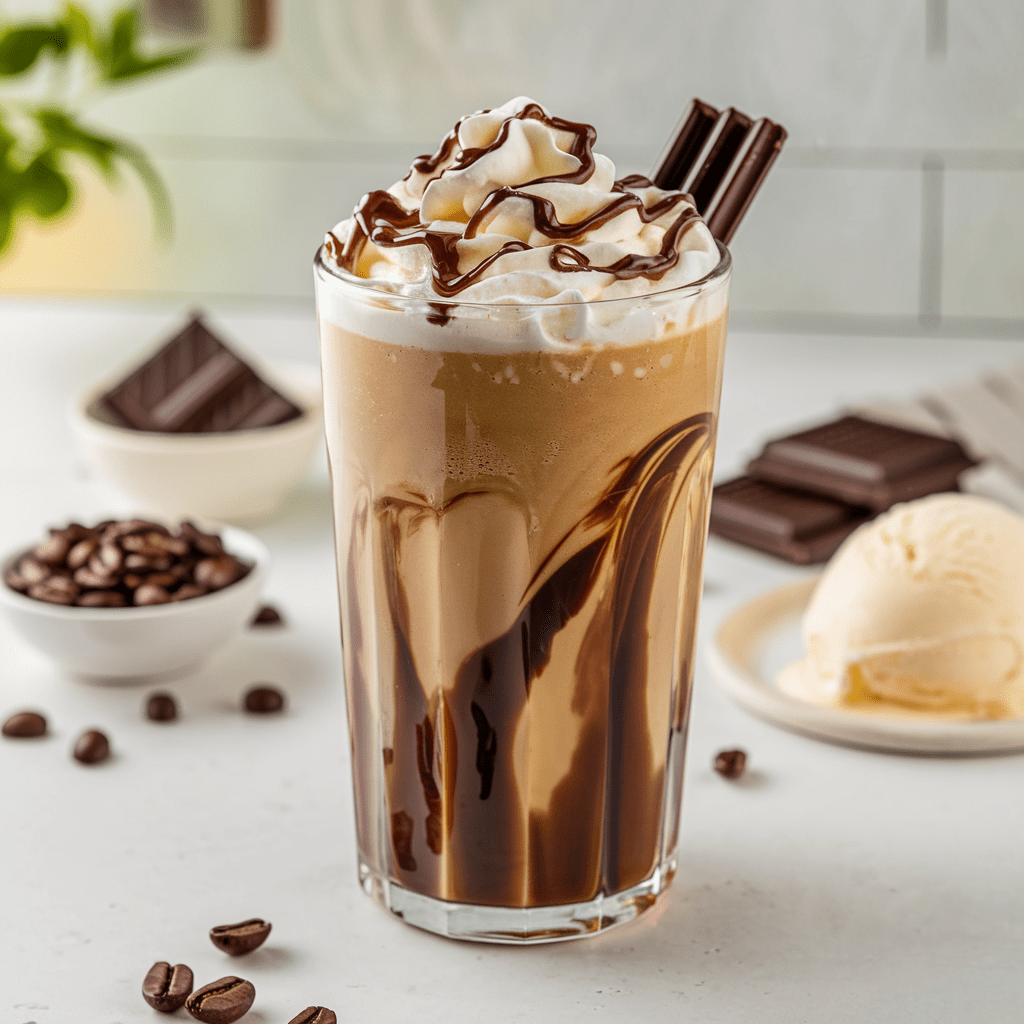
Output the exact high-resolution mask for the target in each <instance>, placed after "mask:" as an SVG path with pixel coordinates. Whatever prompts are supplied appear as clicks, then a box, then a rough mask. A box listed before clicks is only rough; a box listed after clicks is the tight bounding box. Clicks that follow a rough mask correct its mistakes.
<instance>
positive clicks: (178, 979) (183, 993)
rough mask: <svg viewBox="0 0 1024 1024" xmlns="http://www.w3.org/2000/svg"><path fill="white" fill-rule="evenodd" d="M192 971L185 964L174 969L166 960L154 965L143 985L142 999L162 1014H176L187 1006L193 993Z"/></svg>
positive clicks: (176, 965) (175, 966)
mask: <svg viewBox="0 0 1024 1024" xmlns="http://www.w3.org/2000/svg"><path fill="white" fill-rule="evenodd" d="M192 983H193V979H192V971H191V969H190V968H188V967H186V966H185V965H184V964H175V965H174V966H173V967H172V966H171V965H170V964H169V963H167V961H166V960H161V961H160V962H159V963H155V964H153V966H152V967H150V969H149V973H148V974H147V975H146V980H145V981H144V982H143V983H142V998H143V999H145V1000H146V1002H147V1003H149V1005H150V1006H152V1007H153V1009H154V1010H159V1011H160V1012H161V1013H174V1011H175V1010H180V1009H181V1008H182V1007H183V1006H184V1005H185V1000H186V999H187V998H188V997H189V993H190V992H191V991H192Z"/></svg>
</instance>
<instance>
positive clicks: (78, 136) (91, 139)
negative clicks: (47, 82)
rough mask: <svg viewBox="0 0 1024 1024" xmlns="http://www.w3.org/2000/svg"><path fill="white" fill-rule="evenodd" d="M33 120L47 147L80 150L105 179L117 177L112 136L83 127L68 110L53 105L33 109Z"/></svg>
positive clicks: (115, 148) (74, 151)
mask: <svg viewBox="0 0 1024 1024" xmlns="http://www.w3.org/2000/svg"><path fill="white" fill-rule="evenodd" d="M36 121H37V122H38V123H39V128H40V130H41V131H42V133H43V136H44V138H45V139H46V142H47V146H48V148H49V149H52V150H65V151H68V152H72V153H81V154H82V155H83V156H86V157H88V158H89V159H90V160H91V161H92V162H93V163H94V164H96V166H97V167H99V169H100V170H101V171H102V172H103V174H104V176H105V177H106V178H107V179H108V180H113V179H115V178H116V177H117V168H116V167H115V166H114V156H115V154H116V152H117V147H118V143H117V142H116V141H115V140H113V139H107V138H104V137H103V136H102V135H95V134H93V133H92V132H90V131H87V130H86V129H85V128H83V127H82V126H81V125H80V124H78V122H77V121H75V120H74V118H73V117H72V116H71V115H70V114H68V113H66V112H65V111H63V110H57V109H55V108H53V107H44V108H42V109H40V110H37V111H36Z"/></svg>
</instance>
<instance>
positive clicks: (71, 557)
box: [64, 537, 99, 569]
mask: <svg viewBox="0 0 1024 1024" xmlns="http://www.w3.org/2000/svg"><path fill="white" fill-rule="evenodd" d="M98 547H99V545H98V544H97V543H96V541H94V540H93V539H92V538H91V537H87V538H86V539H85V540H80V541H79V542H78V543H77V544H76V545H75V546H74V547H73V548H72V549H71V550H70V551H69V552H68V556H67V558H65V559H64V564H65V565H66V566H67V567H68V568H69V569H81V568H82V566H83V565H85V563H86V562H88V561H89V559H90V558H92V555H93V552H94V551H95V550H96V548H98Z"/></svg>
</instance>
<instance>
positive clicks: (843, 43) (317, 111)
mask: <svg viewBox="0 0 1024 1024" xmlns="http://www.w3.org/2000/svg"><path fill="white" fill-rule="evenodd" d="M98 2H99V3H100V6H108V7H109V6H110V5H111V4H112V3H114V0H98ZM46 7H47V3H46V0H0V10H6V11H7V12H9V13H11V12H13V13H17V12H19V11H24V10H29V9H32V10H42V9H45V8H46ZM279 28H280V34H279V39H278V42H277V44H276V46H275V47H274V48H273V49H272V50H271V51H270V52H268V53H264V54H232V53H217V54H212V55H210V56H209V57H207V58H206V59H205V60H204V61H203V63H202V64H200V65H198V66H196V67H194V68H191V69H188V70H186V71H182V72H178V73H174V74H170V75H167V76H165V77H163V78H161V79H159V80H154V81H152V82H148V83H146V84H144V85H140V86H138V87H131V88H125V89H123V90H121V91H119V92H117V93H116V94H110V95H109V96H107V97H105V98H103V99H101V100H100V101H99V102H98V103H96V104H95V105H94V106H93V107H92V108H91V110H90V111H89V116H90V117H91V118H92V119H93V120H94V121H95V122H96V123H98V124H102V125H105V126H106V127H108V128H109V129H110V130H113V131H118V132H121V133H124V134H127V135H129V136H132V137H134V138H137V139H139V140H140V141H142V142H143V143H144V144H145V145H146V146H147V147H148V149H149V151H150V152H152V153H153V154H154V156H155V158H156V159H157V162H158V164H159V165H160V167H161V168H162V170H163V172H164V173H165V175H166V176H167V179H168V182H169V184H170V186H171V189H172V192H173V195H174V200H175V205H176V209H177V215H178V225H179V228H178V234H177V237H176V241H175V244H174V247H173V248H172V249H171V250H170V251H169V252H162V253H161V252H157V253H150V252H142V251H141V247H144V246H145V242H144V239H143V237H142V236H141V235H139V232H138V231H136V235H137V236H139V237H138V238H136V241H135V242H133V244H134V245H136V246H137V247H140V251H139V252H138V253H136V254H135V258H133V259H132V260H128V261H126V260H124V259H113V258H108V259H105V260H100V261H97V262H98V268H97V267H93V268H92V269H91V270H90V271H89V272H88V273H86V272H85V271H84V270H83V269H79V270H77V271H75V272H73V273H70V274H69V273H68V272H67V271H66V269H65V268H61V269H60V272H58V271H57V269H56V268H54V269H53V270H51V272H50V277H49V278H47V277H46V271H45V265H46V260H45V258H44V256H45V250H46V245H48V244H51V243H48V242H46V241H45V240H44V241H43V242H40V241H39V239H38V238H37V237H34V238H33V239H32V242H33V245H35V246H36V247H37V248H38V247H39V246H42V251H43V256H37V258H35V260H34V261H29V262H31V263H32V266H33V267H35V269H34V270H33V274H34V275H35V276H34V277H33V276H32V275H29V276H28V277H26V274H25V272H24V266H26V265H27V264H26V263H25V260H24V259H22V261H21V266H22V268H23V269H22V271H21V272H19V273H20V276H19V274H13V273H12V272H11V265H12V263H11V261H10V260H7V261H6V262H3V263H0V289H6V290H24V289H25V288H26V287H29V286H31V287H32V288H34V289H36V288H43V289H46V288H50V289H55V290H61V289H72V290H85V291H94V290H99V291H108V292H109V291H113V292H119V291H128V292H132V291H137V292H141V293H148V292H161V293H165V294H192V295H195V297H196V298H197V299H200V298H202V297H203V296H212V295H227V294H230V295H251V296H253V297H254V299H265V298H268V297H269V298H292V299H300V300H308V298H309V296H310V283H309V276H308V267H309V258H310V252H311V248H312V247H313V246H315V244H316V240H317V239H318V238H319V237H320V236H321V234H322V232H323V230H324V229H325V228H326V227H328V226H330V224H331V223H333V222H334V221H335V220H336V219H338V218H339V217H340V216H342V215H343V214H344V213H345V212H346V210H347V209H349V208H350V207H351V205H352V203H353V202H354V201H355V200H356V199H357V198H358V196H359V195H360V194H361V192H362V191H364V190H365V189H366V188H368V187H371V186H377V185H381V184H384V183H389V182H390V181H392V180H394V178H396V177H398V176H400V174H401V173H403V172H404V168H405V167H406V166H407V164H408V161H409V158H410V157H411V156H413V155H415V154H416V153H419V152H423V151H425V150H429V149H431V148H432V147H433V145H434V144H435V143H436V140H437V139H438V138H439V137H440V135H441V134H442V133H443V132H444V131H446V130H447V129H448V128H449V127H450V125H451V124H452V122H453V121H454V120H455V118H456V117H457V116H458V115H459V114H461V113H463V112H465V111H468V110H470V109H475V108H478V107H480V106H486V105H493V104H495V103H498V102H502V101H503V100H505V99H506V98H508V97H509V96H511V95H514V94H516V93H527V94H530V95H534V96H535V97H536V98H538V99H540V100H542V101H543V102H545V103H547V104H548V105H549V106H550V107H552V108H553V109H555V110H556V111H558V112H559V113H563V114H565V115H566V116H570V117H580V118H584V119H589V120H592V121H594V122H595V123H596V124H597V125H598V128H599V131H600V134H601V140H602V144H603V145H604V147H605V148H606V150H607V151H608V152H609V153H610V154H611V155H612V156H613V157H614V158H615V159H616V160H617V161H618V162H619V164H620V167H622V169H623V170H624V171H631V170H644V169H646V168H647V167H648V166H649V163H650V160H651V158H652V157H653V155H654V153H655V152H656V151H657V149H658V148H659V147H660V144H661V142H662V140H663V139H664V137H665V136H666V135H667V133H668V132H669V131H670V130H671V128H672V126H673V124H674V122H675V120H676V118H677V117H678V114H679V112H680V110H681V109H682V107H683V106H684V105H685V103H686V101H687V100H688V99H689V98H690V97H691V96H693V95H700V96H702V97H703V98H705V99H708V100H710V101H712V102H716V103H719V104H722V105H727V104H730V103H731V104H734V105H736V106H738V107H740V108H741V109H744V110H746V111H748V112H749V113H752V114H755V115H758V114H769V115H771V116H773V117H775V118H777V119H778V120H780V121H782V122H783V123H784V124H785V125H786V126H787V128H788V129H789V132H790V138H789V141H788V143H787V146H786V149H785V150H784V152H783V155H782V158H781V159H780V161H779V163H778V165H777V167H776V169H775V170H774V171H773V173H772V175H771V177H770V178H769V179H768V182H767V184H766V186H765V188H764V191H763V193H762V194H761V195H760V196H759V198H758V200H757V202H756V204H755V206H754V207H753V208H752V210H751V212H750V213H749V214H748V219H747V220H746V222H745V223H744V224H743V226H742V227H741V229H740V231H739V233H738V234H737V236H736V240H735V243H734V248H735V254H736V261H737V270H736V277H735V292H734V307H735V308H736V309H737V311H739V312H740V313H742V314H743V316H744V317H745V318H746V321H747V322H749V323H753V324H758V325H760V326H766V327H770V326H771V325H772V324H773V323H781V322H782V320H780V318H783V319H784V320H785V323H786V325H787V327H789V328H792V327H794V326H796V327H800V326H801V325H804V326H805V327H806V329H808V330H824V329H827V327H828V318H829V317H832V318H833V322H834V323H838V324H845V325H846V326H847V327H849V328H850V329H858V330H870V329H873V328H872V324H874V325H875V328H876V329H878V330H883V329H884V330H899V331H900V332H902V333H907V332H911V333H912V332H916V331H921V332H924V333H928V332H932V331H936V330H938V331H940V333H941V332H942V331H952V332H953V333H957V332H959V333H961V334H964V333H965V332H966V333H970V332H972V331H973V332H976V333H992V334H993V335H995V336H1005V335H1010V336H1018V335H1021V334H1024V309H1022V304H1024V298H1022V296H1024V267H1022V262H1024V255H1022V243H1021V241H1020V239H1021V238H1022V234H1024V233H1022V230H1021V220H1022V217H1024V214H1022V213H1021V202H1022V199H1021V197H1022V195H1024V113H1022V112H1024V72H1022V70H1021V69H1022V68H1024V3H1021V2H1020V0H903V2H901V3H893V2H892V0H861V2H860V3H858V4H855V5H851V4H847V3H842V2H840V0H822V2H819V3H815V4H810V3H807V2H806V0H758V2H756V3H752V2H750V0H716V2H714V3H708V2H707V0H699V2H698V0H630V3H629V4H622V3H621V2H618V0H557V2H553V0H372V2H371V0H280V18H279ZM926 161H931V162H932V163H936V162H938V163H939V164H941V165H942V166H943V167H944V168H945V169H944V170H943V171H941V172H939V173H938V174H937V175H936V174H932V176H931V177H930V178H929V179H928V181H929V184H928V186H927V187H925V188H922V183H923V182H924V180H925V179H924V175H923V172H922V167H923V166H924V164H925V162H926ZM88 192H89V190H87V193H88ZM936 197H937V198H936ZM87 201H88V202H89V203H91V204H92V205H93V207H95V209H94V211H93V213H92V214H90V215H89V216H88V217H85V218H84V221H85V222H87V223H92V222H93V221H94V220H96V218H97V217H100V216H101V208H102V210H107V211H108V213H107V214H106V215H108V216H109V215H110V214H109V209H108V208H109V207H110V206H111V203H112V202H113V203H114V205H115V206H117V203H116V202H115V201H112V200H111V199H109V197H108V198H106V199H102V198H101V197H98V196H95V195H92V194H91V193H89V194H88V195H87ZM118 209H120V210H121V214H120V216H122V217H123V216H124V215H125V214H124V211H125V209H127V207H124V205H123V204H122V205H121V206H120V207H118ZM133 216H136V217H137V216H138V211H137V210H136V211H135V213H134V214H133ZM115 219H116V218H115ZM82 220H83V218H82V217H81V216H79V218H78V220H77V221H76V222H75V223H76V224H77V225H78V226H77V228H76V230H79V231H82V230H84V229H83V228H82V226H81V223H80V222H81V221H82ZM121 230H122V234H123V233H124V229H123V228H122V229H121ZM44 234H45V233H44ZM46 237H47V238H49V237H50V236H49V235H47V236H46ZM108 237H111V238H113V237H119V236H116V235H115V234H111V235H109V236H108ZM990 252H996V253H999V254H1000V258H999V262H998V267H999V270H998V272H996V273H994V274H991V273H983V272H980V271H979V267H981V266H982V264H981V257H982V256H983V255H984V254H988V253H990ZM126 264H127V265H126ZM40 268H43V269H40ZM30 278H31V280H29V279H30ZM26 282H29V283H28V284H27V283H26ZM921 313H927V314H935V315H933V316H930V317H926V318H925V319H920V318H919V314H921ZM937 317H938V318H937ZM958 324H959V326H958Z"/></svg>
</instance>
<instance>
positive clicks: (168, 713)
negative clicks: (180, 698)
mask: <svg viewBox="0 0 1024 1024" xmlns="http://www.w3.org/2000/svg"><path fill="white" fill-rule="evenodd" d="M146 717H147V718H148V719H149V720H150V721H151V722H173V721H174V719H176V718H177V717H178V705H177V704H176V703H175V700H174V698H173V697H172V696H171V695H170V694H169V693H154V694H151V695H150V698H149V700H147V701H146Z"/></svg>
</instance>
